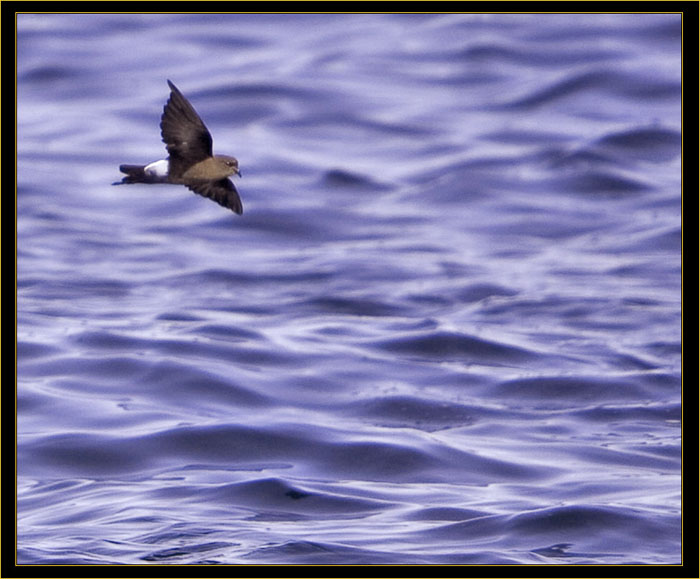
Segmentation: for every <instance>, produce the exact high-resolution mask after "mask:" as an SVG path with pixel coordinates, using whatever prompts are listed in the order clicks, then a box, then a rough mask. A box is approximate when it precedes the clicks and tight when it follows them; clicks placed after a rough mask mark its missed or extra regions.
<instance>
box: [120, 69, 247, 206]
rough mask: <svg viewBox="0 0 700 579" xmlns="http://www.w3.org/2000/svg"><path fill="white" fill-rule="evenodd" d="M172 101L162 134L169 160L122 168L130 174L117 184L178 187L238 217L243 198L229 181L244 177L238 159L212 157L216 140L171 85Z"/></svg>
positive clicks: (169, 104)
mask: <svg viewBox="0 0 700 579" xmlns="http://www.w3.org/2000/svg"><path fill="white" fill-rule="evenodd" d="M168 86H169V87H170V98H169V99H168V102H167V103H166V104H165V107H164V109H163V116H162V117H161V120H160V133H161V135H162V137H163V142H164V143H165V148H166V149H167V150H168V154H169V157H168V158H167V159H163V160H161V161H155V162H153V163H150V164H149V165H119V170H120V171H121V172H122V173H126V177H124V178H123V179H122V180H121V181H118V182H117V183H114V185H120V184H122V183H176V184H180V185H185V186H186V187H187V188H188V189H191V190H192V191H194V192H195V193H198V194H199V195H203V196H204V197H209V199H212V200H214V201H216V202H217V203H218V204H219V205H223V206H224V207H228V208H229V209H231V210H232V211H234V212H235V213H238V215H241V214H242V213H243V205H242V204H241V198H240V197H239V196H238V192H237V191H236V187H234V185H233V183H232V182H231V180H230V179H229V177H230V176H231V175H234V174H236V175H240V174H241V173H240V171H239V170H238V161H237V160H236V159H235V158H234V157H228V156H226V155H214V154H212V138H211V134H209V131H208V130H207V127H206V126H205V125H204V123H203V122H202V119H200V118H199V115H198V114H197V111H195V110H194V107H193V106H192V105H191V104H190V102H189V101H188V100H187V99H186V98H185V97H184V96H183V95H182V93H181V92H180V91H179V90H178V88H177V87H176V86H175V85H174V84H173V83H172V82H170V81H168Z"/></svg>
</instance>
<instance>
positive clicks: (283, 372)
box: [17, 14, 681, 564]
mask: <svg viewBox="0 0 700 579" xmlns="http://www.w3.org/2000/svg"><path fill="white" fill-rule="evenodd" d="M17 25H18V40H17V47H18V99H19V104H18V114H19V124H18V139H19V150H18V168H19V174H18V194H17V219H18V223H17V226H18V305H17V309H18V344H17V348H18V385H17V405H18V418H19V427H18V468H19V479H18V501H19V503H18V513H17V514H18V532H19V537H18V561H19V562H20V563H25V564H26V563H88V564H90V563H110V564H112V563H140V564H147V563H228V564H237V563H284V564H293V563H478V564H481V563H516V564H517V563H530V564H562V563H583V564H586V563H607V564H618V563H620V564H622V563H656V564H661V563H664V564H668V563H673V564H678V563H680V562H681V553H680V531H681V519H680V499H681V493H680V491H681V486H680V458H681V457H680V454H681V451H680V449H681V444H680V442H681V425H680V420H681V403H680V400H681V362H680V354H681V333H680V323H681V301H680V287H681V286H680V283H681V282H680V279H681V276H680V272H681V256H680V248H681V226H680V223H681V221H680V216H681V190H680V162H681V157H680V139H681V136H680V112H681V111H680V97H681V68H680V46H681V36H680V34H681V16H680V15H674V14H667V15H665V14H653V15H643V14H636V15H635V14H617V15H593V14H580V15H527V14H501V15H470V14H464V15H362V14H358V15H283V16H282V15H280V16H274V15H236V14H229V15H178V14H172V15H135V14H123V15H107V14H104V15H82V14H70V15H60V14H37V15H29V14H25V15H20V16H19V17H18V23H17ZM166 79H171V80H172V81H173V82H174V83H175V84H177V85H178V86H179V88H180V89H181V90H182V92H183V93H184V94H185V95H186V96H188V97H189V98H190V100H191V101H192V103H193V104H194V106H195V107H196V108H197V110H198V111H199V113H200V114H201V116H202V117H203V119H204V121H205V122H206V123H207V125H208V126H209V128H210V130H211V132H212V134H213V137H214V149H215V151H216V152H219V153H227V154H231V155H235V156H237V157H238V159H239V161H240V164H241V169H242V173H243V178H242V179H240V180H238V179H237V180H236V183H237V186H238V188H239V191H240V193H241V197H242V199H243V205H244V214H243V216H242V217H238V216H236V215H234V214H233V213H231V212H230V211H226V210H225V209H222V208H221V207H219V206H218V205H216V204H214V203H212V202H211V201H209V200H206V199H204V198H201V197H198V196H195V195H193V194H192V193H191V192H189V191H188V190H187V189H185V188H184V187H181V186H172V185H151V186H147V185H128V186H120V187H112V186H111V183H112V182H113V181H115V180H117V179H118V178H119V173H118V170H117V167H118V165H119V164H120V163H139V162H142V163H146V162H150V161H153V160H156V159H159V158H162V157H163V156H164V155H165V150H164V146H163V143H162V142H161V141H160V134H159V128H158V127H159V121H160V114H161V112H162V107H163V104H164V103H165V100H166V98H167V96H168V87H167V85H166Z"/></svg>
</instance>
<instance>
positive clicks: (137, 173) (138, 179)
mask: <svg viewBox="0 0 700 579" xmlns="http://www.w3.org/2000/svg"><path fill="white" fill-rule="evenodd" d="M147 166H148V165H119V170H120V171H121V172H122V173H126V177H122V180H121V181H116V182H115V183H112V185H123V184H125V183H166V182H167V179H165V178H163V177H162V176H160V175H155V174H152V173H150V172H149V173H146V167H147Z"/></svg>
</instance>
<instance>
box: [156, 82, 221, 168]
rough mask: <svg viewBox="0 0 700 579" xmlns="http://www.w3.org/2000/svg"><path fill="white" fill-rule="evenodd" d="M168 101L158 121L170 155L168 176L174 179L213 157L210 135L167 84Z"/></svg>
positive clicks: (171, 85)
mask: <svg viewBox="0 0 700 579" xmlns="http://www.w3.org/2000/svg"><path fill="white" fill-rule="evenodd" d="M168 86H169V87H170V98H169V99H168V102H167V103H165V108H164V109H163V116H162V117H161V120H160V132H161V135H162V137H163V142H164V143H165V147H166V149H168V153H169V155H170V165H169V167H168V174H169V176H170V178H172V179H177V178H179V177H181V176H182V174H183V173H184V172H185V171H186V170H187V169H189V168H190V167H191V166H192V165H194V164H195V163H198V162H199V161H203V160H204V159H206V158H208V157H211V156H212V140H211V134H210V133H209V131H208V130H207V127H206V126H205V125H204V123H203V122H202V119H200V118H199V115H198V114H197V111H195V110H194V107H193V106H192V105H191V104H190V103H189V101H188V100H187V99H186V98H185V97H184V96H183V95H182V93H181V92H180V91H179V90H178V88H177V87H176V86H175V85H174V84H173V83H172V82H170V81H168Z"/></svg>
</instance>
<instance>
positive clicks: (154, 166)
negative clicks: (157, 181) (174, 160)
mask: <svg viewBox="0 0 700 579" xmlns="http://www.w3.org/2000/svg"><path fill="white" fill-rule="evenodd" d="M143 170H144V172H145V173H146V175H151V176H153V177H167V176H168V160H167V159H161V160H160V161H154V162H153V163H151V164H150V165H146V166H145V167H144V168H143Z"/></svg>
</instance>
